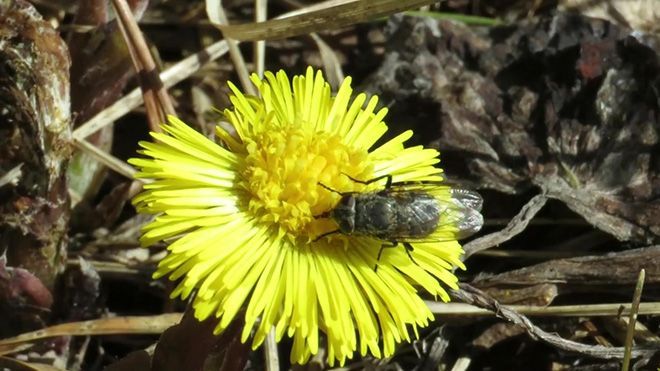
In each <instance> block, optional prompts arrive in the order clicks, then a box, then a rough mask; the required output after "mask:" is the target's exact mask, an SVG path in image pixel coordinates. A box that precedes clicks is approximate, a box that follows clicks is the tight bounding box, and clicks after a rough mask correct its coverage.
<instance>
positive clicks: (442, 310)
mask: <svg viewBox="0 0 660 371" xmlns="http://www.w3.org/2000/svg"><path fill="white" fill-rule="evenodd" d="M426 305H428V307H429V309H430V310H431V312H433V314H441V315H443V316H452V315H457V316H458V315H460V316H493V315H494V313H493V312H492V311H490V310H488V309H483V308H478V307H475V306H474V305H470V304H464V303H441V302H437V301H427V302H426ZM508 307H509V308H510V309H512V310H514V311H516V312H518V313H520V314H524V315H526V316H543V317H549V316H552V317H618V316H620V315H626V314H629V313H631V312H633V311H636V312H637V314H641V315H660V302H654V303H641V304H640V305H639V307H638V308H637V309H634V308H631V306H630V303H608V304H587V305H584V304H580V305H553V306H549V307H540V306H531V305H509V306H508Z"/></svg>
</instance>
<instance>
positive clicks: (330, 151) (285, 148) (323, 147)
mask: <svg viewBox="0 0 660 371" xmlns="http://www.w3.org/2000/svg"><path fill="white" fill-rule="evenodd" d="M264 129H265V130H263V131H260V133H257V134H254V135H252V136H251V137H250V138H247V139H245V138H244V143H245V148H246V149H247V153H248V154H247V156H246V162H245V167H244V169H243V171H242V179H243V180H242V182H241V187H242V188H244V189H245V190H246V191H247V192H248V199H247V207H248V209H249V210H250V212H252V213H253V214H254V215H255V216H256V217H257V218H259V219H260V220H261V221H263V222H268V223H276V224H277V225H279V227H280V231H281V232H284V233H285V234H286V235H288V236H289V238H292V239H293V240H296V239H300V238H302V239H306V240H308V241H309V240H311V239H313V238H314V237H316V236H318V235H319V234H321V233H324V232H327V231H331V230H334V229H336V225H335V224H334V223H333V222H332V221H330V220H329V219H328V218H326V217H319V216H320V215H321V214H323V213H324V212H327V211H329V210H331V209H332V208H333V207H334V206H335V205H336V204H337V202H338V201H339V199H340V197H341V195H339V194H338V193H335V192H331V191H329V190H327V189H325V188H323V187H321V186H320V185H319V184H324V185H326V186H328V187H330V188H332V189H334V190H337V191H338V192H350V191H358V190H360V189H362V188H363V185H362V184H359V183H355V182H354V181H352V180H350V179H349V178H348V177H347V176H346V175H344V174H348V175H350V176H352V177H355V178H357V179H365V178H366V179H368V178H369V176H370V174H371V173H372V171H373V170H372V167H371V166H369V161H367V152H366V151H365V150H356V149H354V148H351V147H349V146H347V145H345V144H344V143H343V140H342V138H341V137H340V136H339V135H336V134H330V133H318V132H317V133H314V132H312V131H310V130H308V129H307V130H305V129H301V128H299V125H297V127H293V125H291V126H290V127H288V128H272V129H273V130H269V129H271V128H264Z"/></svg>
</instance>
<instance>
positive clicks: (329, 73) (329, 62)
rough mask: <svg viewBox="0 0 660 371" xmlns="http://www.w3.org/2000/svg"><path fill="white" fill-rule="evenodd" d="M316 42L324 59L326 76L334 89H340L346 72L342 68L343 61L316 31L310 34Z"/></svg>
mask: <svg viewBox="0 0 660 371" xmlns="http://www.w3.org/2000/svg"><path fill="white" fill-rule="evenodd" d="M309 36H310V37H311V38H312V40H314V42H315V43H316V46H318V48H319V52H320V53H321V60H323V71H325V76H326V78H327V79H328V82H329V83H330V86H332V87H333V89H339V85H340V84H341V82H342V81H344V72H342V70H341V63H340V62H339V59H338V58H337V55H336V54H335V52H334V50H332V48H331V47H330V46H328V44H326V42H325V41H323V39H321V38H320V37H319V35H317V34H316V33H312V34H310V35H309Z"/></svg>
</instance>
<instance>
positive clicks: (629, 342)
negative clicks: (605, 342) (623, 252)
mask: <svg viewBox="0 0 660 371" xmlns="http://www.w3.org/2000/svg"><path fill="white" fill-rule="evenodd" d="M645 277H646V270H644V269H642V270H640V271H639V276H638V277H637V285H635V292H634V294H633V300H632V308H631V310H630V321H629V322H628V329H627V331H626V343H625V344H624V348H623V349H624V353H623V365H622V366H621V371H628V369H629V368H630V358H631V353H632V348H633V337H634V335H635V323H636V322H637V314H638V313H639V305H640V303H639V302H640V301H641V297H642V289H643V288H644V278H645Z"/></svg>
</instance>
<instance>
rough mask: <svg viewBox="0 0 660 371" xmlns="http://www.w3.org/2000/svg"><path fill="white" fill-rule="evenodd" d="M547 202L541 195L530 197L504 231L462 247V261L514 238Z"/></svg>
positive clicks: (480, 238)
mask: <svg viewBox="0 0 660 371" xmlns="http://www.w3.org/2000/svg"><path fill="white" fill-rule="evenodd" d="M547 200H548V199H547V197H546V196H545V195H543V194H539V195H536V196H534V197H532V199H531V200H529V202H527V204H525V206H523V207H522V209H520V212H519V213H518V215H516V216H514V217H513V219H511V221H510V222H509V224H508V225H507V226H506V227H505V228H504V229H502V230H501V231H497V232H494V233H491V234H488V235H486V236H483V237H479V238H477V239H476V240H473V241H470V242H469V243H467V244H465V246H464V247H463V249H464V250H465V256H464V259H467V258H468V257H469V256H470V255H472V254H474V253H476V252H478V251H482V250H485V249H488V248H491V247H493V246H497V245H499V244H501V243H503V242H506V241H508V240H510V239H511V238H512V237H513V236H516V235H518V234H519V233H520V232H522V231H524V230H525V227H527V224H528V223H529V222H530V220H532V219H533V218H534V215H536V214H537V213H538V212H539V211H540V210H541V209H542V208H543V206H544V205H545V203H546V202H547Z"/></svg>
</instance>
